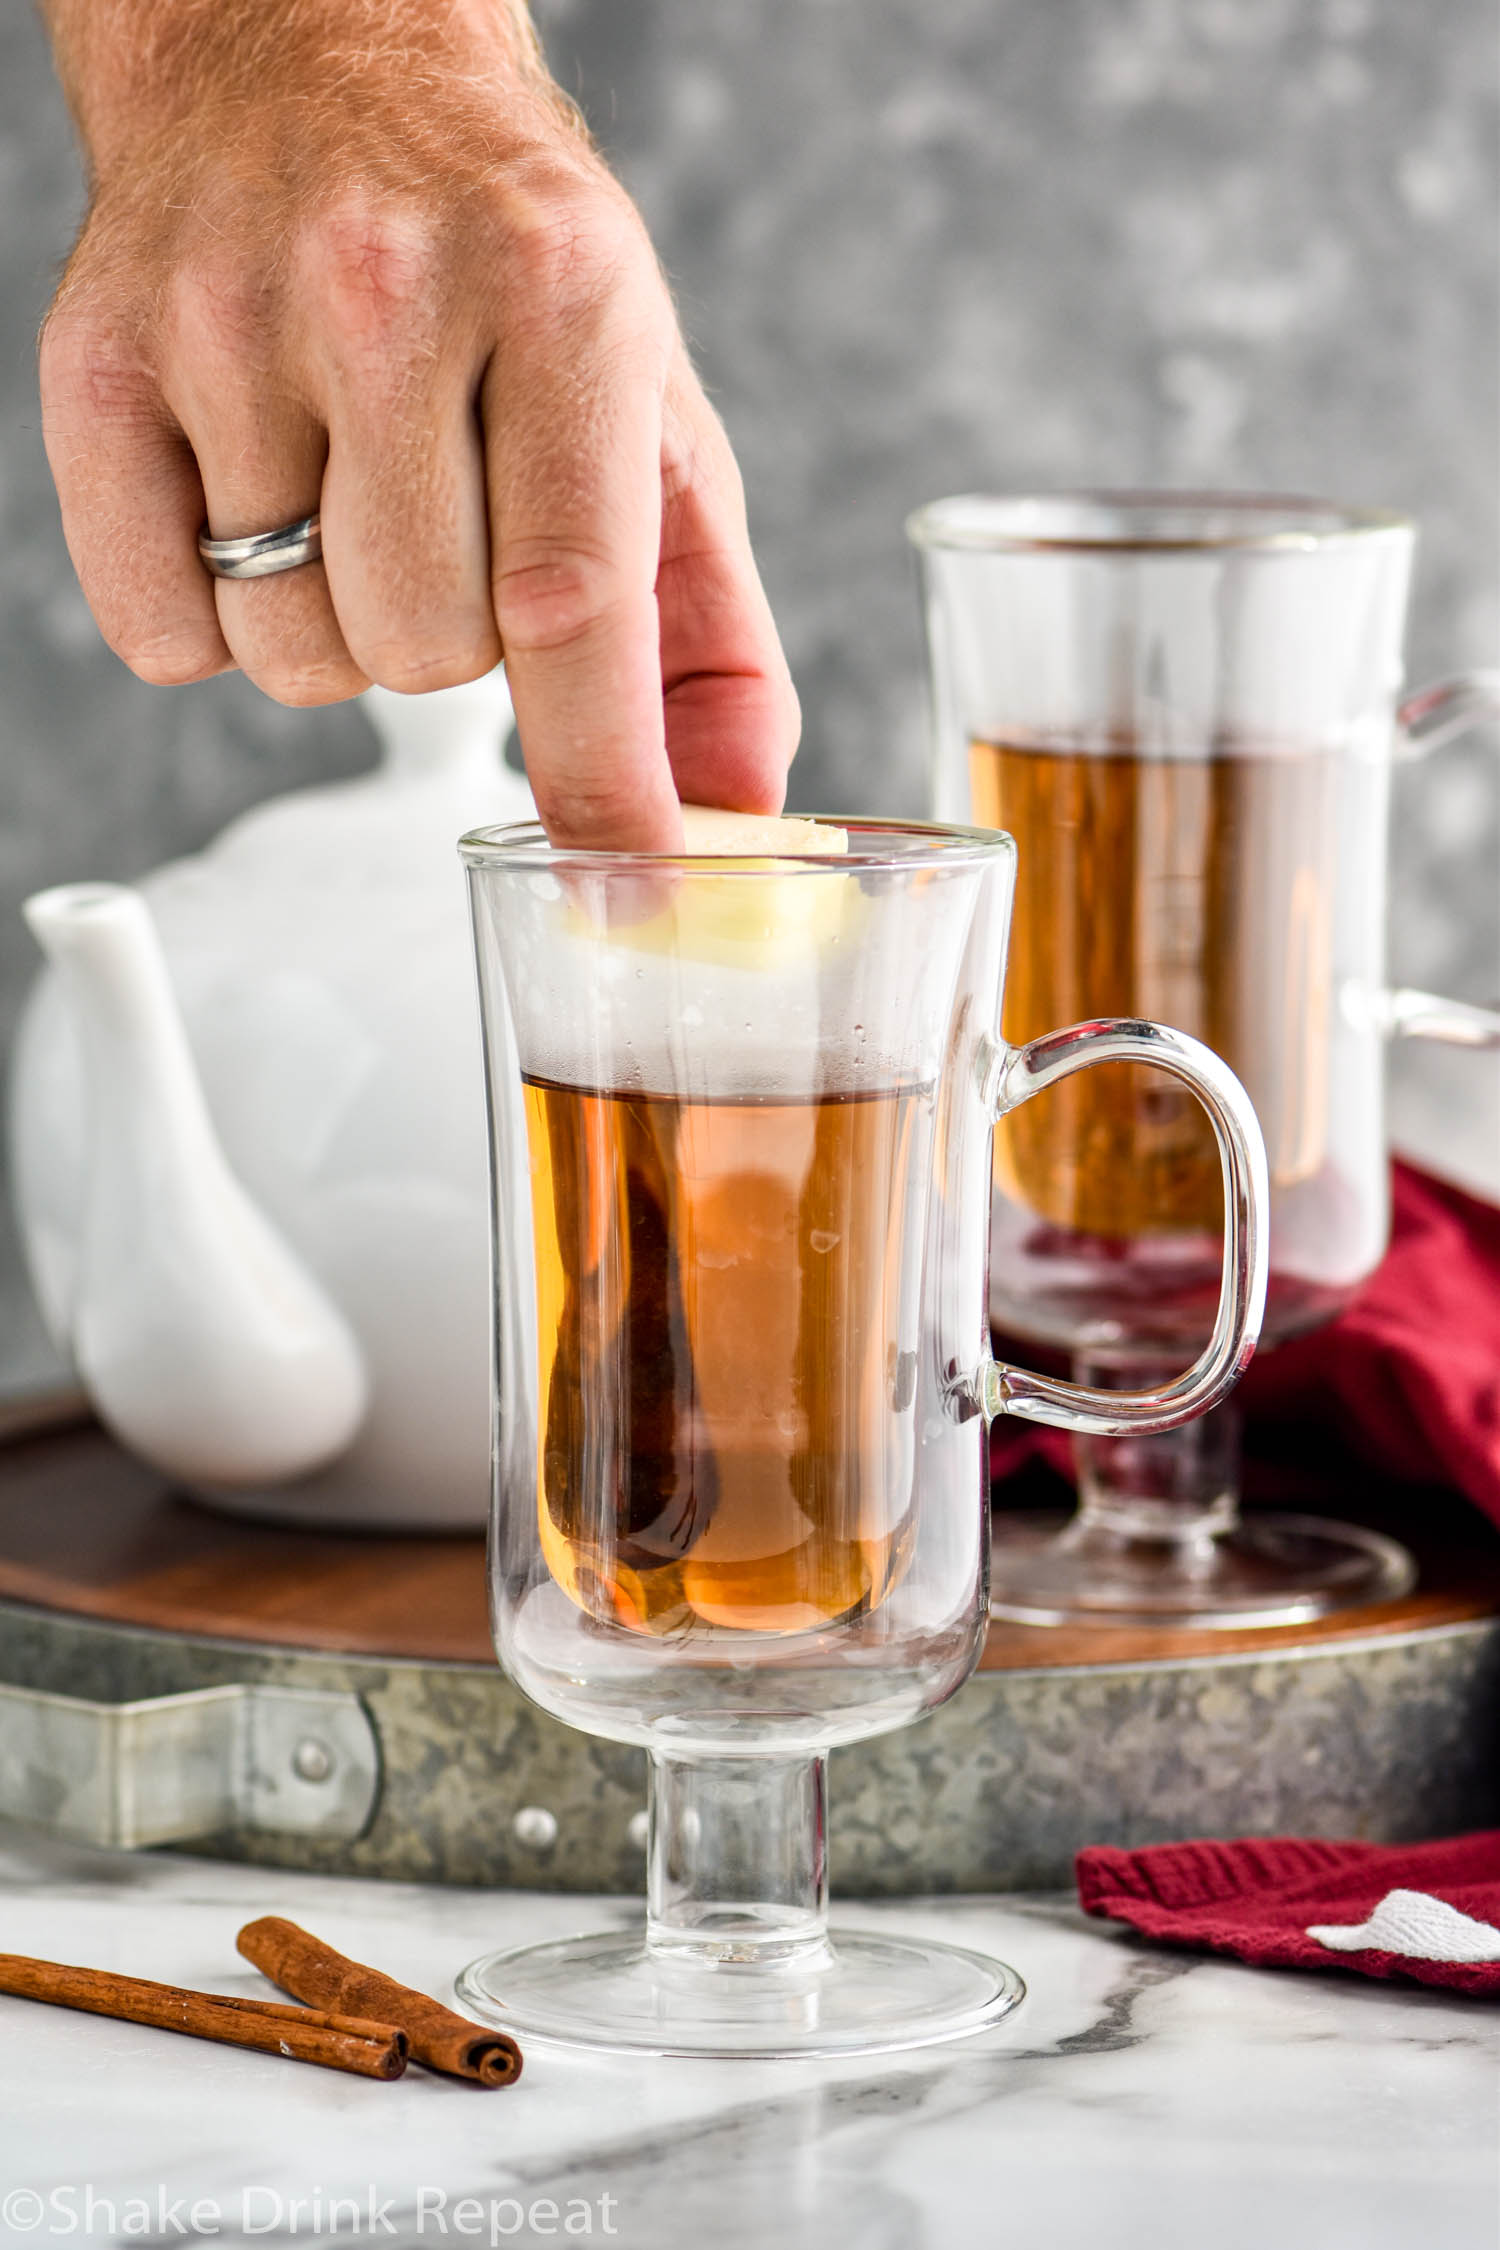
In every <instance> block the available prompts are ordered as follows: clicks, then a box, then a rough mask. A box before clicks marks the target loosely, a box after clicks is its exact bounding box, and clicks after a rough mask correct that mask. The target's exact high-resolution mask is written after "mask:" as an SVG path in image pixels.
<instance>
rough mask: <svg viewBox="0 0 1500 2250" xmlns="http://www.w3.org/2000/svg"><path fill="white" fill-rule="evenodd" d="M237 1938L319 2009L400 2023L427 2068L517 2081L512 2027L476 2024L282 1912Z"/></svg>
mask: <svg viewBox="0 0 1500 2250" xmlns="http://www.w3.org/2000/svg"><path fill="white" fill-rule="evenodd" d="M235 1943H236V1944H237V1945H238V1947H239V1949H240V1951H241V1953H243V1954H244V1956H245V1959H246V1960H247V1961H253V1962H254V1963H255V1966H256V1967H257V1968H258V1969H259V1970H260V1971H261V1972H262V1974H263V1975H265V1976H268V1977H269V1978H270V1980H271V1982H272V1983H273V1984H279V1985H280V1987H281V1989H282V1991H283V1992H289V1993H290V1994H291V1995H292V1998H293V1999H294V2000H305V2001H308V2002H309V2003H310V2004H311V2005H312V2006H314V2007H320V2008H338V2009H344V2008H352V2009H357V2010H358V2011H359V2013H360V2014H362V2015H365V2014H368V2015H374V2016H379V2017H381V2018H382V2019H383V2020H384V2021H385V2022H388V2023H397V2024H399V2025H400V2026H401V2029H402V2030H403V2031H404V2032H405V2034H406V2037H407V2040H408V2042H409V2044H410V2047H411V2054H412V2060H413V2061H414V2062H420V2063H425V2064H426V2066H427V2068H428V2069H429V2070H441V2071H444V2072H446V2073H447V2075H448V2076H449V2077H450V2078H467V2079H469V2080H470V2081H471V2082H472V2083H473V2084H475V2085H479V2086H513V2085H514V2084H515V2082H516V2080H517V2079H518V2078H519V2077H520V2075H521V2050H520V2048H519V2047H518V2046H517V2045H516V2043H515V2041H514V2039H512V2038H510V2037H509V2035H508V2034H507V2033H505V2032H503V2031H489V2030H486V2029H485V2027H484V2026H483V2025H482V2024H477V2023H470V2022H469V2021H468V2020H467V2019H466V2018H465V2017H463V2016H457V2015H455V2014H454V2013H453V2010H452V2009H451V2008H445V2007H443V2005H442V2004H441V2002H440V2001H437V2000H430V1999H429V1998H428V1997H427V1994H426V1993H425V1992H413V1991H412V1990H411V1989H410V1988H409V1987H408V1986H407V1985H404V1984H397V1983H396V1981H395V1979H394V1978H393V1977H388V1976H383V1975H382V1974H381V1972H380V1970H379V1969H369V1968H366V1967H365V1965H364V1963H363V1962H360V1961H350V1960H347V1959H346V1958H345V1956H344V1955H343V1954H342V1953H335V1951H334V1949H333V1947H332V1946H331V1945H325V1944H324V1943H323V1940H322V1939H321V1938H315V1937H314V1936H313V1935H312V1934H311V1932H310V1931H308V1930H304V1929H300V1928H299V1927H298V1925H297V1924H296V1923H295V1922H287V1921H283V1920H282V1918H281V1916H280V1915H279V1914H266V1915H263V1916H262V1917H261V1919H260V1920H259V1921H258V1922H247V1923H246V1924H245V1927H244V1928H243V1929H242V1930H241V1932H240V1934H239V1936H238V1937H237V1938H236V1940H235Z"/></svg>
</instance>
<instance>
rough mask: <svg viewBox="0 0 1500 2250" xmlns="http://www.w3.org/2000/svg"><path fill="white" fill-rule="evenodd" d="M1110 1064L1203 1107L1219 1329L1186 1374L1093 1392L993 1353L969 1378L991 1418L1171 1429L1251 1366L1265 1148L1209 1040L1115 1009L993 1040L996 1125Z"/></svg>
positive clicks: (1264, 1256)
mask: <svg viewBox="0 0 1500 2250" xmlns="http://www.w3.org/2000/svg"><path fill="white" fill-rule="evenodd" d="M1105 1062H1133V1063H1147V1064H1149V1065H1150V1066H1151V1067H1152V1068H1153V1069H1155V1070H1164V1071H1167V1072H1168V1073H1169V1074H1170V1075H1171V1076H1172V1077H1173V1078H1180V1079H1181V1080H1182V1082H1183V1084H1184V1085H1186V1086H1189V1087H1190V1088H1191V1089H1192V1091H1193V1092H1194V1093H1195V1094H1196V1095H1197V1097H1198V1099H1199V1101H1200V1102H1202V1104H1203V1107H1204V1108H1205V1109H1206V1110H1207V1112H1208V1121H1209V1123H1210V1124H1211V1125H1212V1127H1213V1130H1214V1138H1215V1140H1216V1141H1217V1142H1218V1144H1219V1162H1220V1165H1221V1167H1222V1170H1223V1175H1224V1266H1223V1275H1222V1279H1221V1281H1220V1284H1219V1306H1218V1311H1217V1312H1216V1314H1215V1316H1214V1325H1213V1333H1212V1335H1211V1336H1210V1337H1209V1340H1208V1343H1207V1344H1206V1346H1205V1347H1204V1349H1203V1351H1202V1352H1201V1353H1200V1354H1199V1356H1198V1358H1197V1359H1196V1360H1194V1362H1193V1364H1192V1366H1191V1367H1190V1368H1189V1369H1188V1370H1187V1372H1186V1374H1184V1375H1179V1376H1177V1377H1176V1378H1175V1380H1174V1381H1172V1382H1170V1383H1166V1384H1163V1385H1162V1386H1161V1387H1160V1388H1159V1389H1155V1390H1142V1391H1105V1390H1094V1389H1091V1388H1090V1387H1089V1386H1088V1385H1087V1384H1085V1383H1065V1382H1063V1381H1061V1380H1060V1379H1059V1378H1058V1377H1055V1376H1051V1375H1037V1374H1033V1373H1032V1372H1031V1371H1030V1370H1029V1369H1028V1368H1024V1367H1011V1366H1010V1365H1008V1364H1007V1362H1006V1361H1004V1360H999V1359H996V1358H995V1357H994V1356H993V1354H991V1353H986V1355H985V1358H984V1360H983V1362H982V1363H981V1365H980V1368H979V1372H978V1378H977V1381H976V1382H975V1383H974V1386H973V1389H974V1393H975V1395H976V1396H977V1398H978V1400H979V1403H980V1405H981V1407H982V1409H983V1411H984V1417H985V1420H986V1422H992V1421H993V1420H994V1419H995V1416H996V1415H997V1414H1015V1415H1019V1416H1020V1417H1021V1419H1022V1420H1023V1421H1028V1422H1050V1423H1052V1424H1053V1425H1054V1427H1055V1428H1057V1429H1062V1430H1075V1431H1080V1432H1082V1433H1084V1434H1085V1435H1087V1436H1092V1437H1123V1436H1125V1435H1126V1434H1127V1433H1128V1432H1131V1431H1135V1432H1149V1431H1153V1430H1175V1429H1176V1428H1177V1427H1178V1425H1179V1424H1180V1423H1183V1422H1191V1421H1192V1420H1193V1419H1194V1418H1195V1417H1196V1416H1197V1415H1199V1414H1206V1413H1207V1412H1208V1410H1209V1408H1210V1407H1213V1406H1217V1405H1218V1404H1219V1401H1220V1400H1221V1399H1222V1398H1223V1397H1224V1396H1225V1394H1226V1392H1228V1391H1229V1390H1230V1388H1231V1387H1232V1386H1233V1384H1234V1383H1235V1382H1236V1380H1237V1379H1238V1378H1239V1376H1240V1375H1242V1374H1243V1373H1244V1370H1245V1369H1246V1367H1247V1366H1248V1365H1249V1363H1250V1359H1251V1355H1252V1354H1253V1353H1254V1350H1255V1346H1256V1343H1257V1341H1258V1339H1259V1336H1260V1324H1261V1321H1262V1319H1263V1317H1264V1314H1265V1309H1266V1276H1267V1269H1268V1264H1269V1243H1268V1220H1269V1214H1270V1185H1269V1182H1268V1179H1267V1173H1266V1149H1265V1143H1264V1141H1263V1140H1262V1139H1261V1132H1260V1126H1259V1125H1258V1123H1257V1122H1256V1116H1255V1111H1254V1109H1253V1108H1252V1107H1251V1103H1250V1096H1249V1095H1248V1094H1247V1093H1246V1092H1245V1089H1244V1087H1243V1086H1242V1085H1241V1084H1240V1082H1239V1080H1238V1079H1237V1078H1236V1077H1235V1075H1234V1072H1233V1071H1232V1070H1231V1069H1230V1067H1229V1065H1228V1063H1226V1062H1224V1061H1222V1060H1221V1059H1220V1057H1219V1056H1218V1055H1216V1054H1215V1053H1214V1052H1213V1050H1212V1048H1210V1047H1205V1046H1204V1045H1203V1043H1202V1042H1201V1040H1197V1039H1190V1038H1189V1037H1188V1035H1187V1033H1186V1032H1183V1031H1172V1030H1170V1029H1169V1028H1168V1027H1167V1025H1165V1024H1160V1023H1145V1022H1141V1021H1139V1020H1132V1019H1123V1018H1118V1017H1104V1018H1103V1019H1101V1020H1100V1021H1098V1022H1095V1023H1077V1024H1073V1025H1071V1026H1070V1028H1069V1029H1068V1030H1066V1031H1049V1032H1048V1033H1046V1035H1045V1036H1044V1037H1043V1038H1041V1039H1033V1040H1032V1041H1031V1042H1030V1043H1029V1045H1027V1046H1025V1047H1007V1046H994V1047H992V1048H991V1051H990V1056H989V1059H988V1064H987V1067H986V1069H985V1073H984V1091H985V1095H986V1097H987V1099H988V1102H989V1108H990V1114H991V1116H992V1118H993V1119H994V1120H995V1121H996V1122H998V1121H999V1119H1000V1118H1002V1117H1005V1116H1007V1115H1008V1114H1009V1112H1010V1111H1011V1110H1013V1109H1018V1108H1019V1107H1020V1105H1021V1103H1022V1102H1025V1101H1029V1100H1030V1099H1031V1097H1032V1095H1033V1094H1040V1093H1042V1092H1043V1091H1044V1090H1045V1088H1047V1087H1048V1086H1055V1085H1056V1084H1057V1082H1058V1080H1059V1079H1061V1078H1070V1077H1071V1076H1072V1074H1073V1073H1074V1071H1077V1070H1086V1069H1088V1068H1089V1066H1090V1065H1091V1064H1093V1063H1105Z"/></svg>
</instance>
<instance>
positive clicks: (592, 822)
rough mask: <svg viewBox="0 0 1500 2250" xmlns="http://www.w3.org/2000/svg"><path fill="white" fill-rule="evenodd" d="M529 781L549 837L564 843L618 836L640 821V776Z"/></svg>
mask: <svg viewBox="0 0 1500 2250" xmlns="http://www.w3.org/2000/svg"><path fill="white" fill-rule="evenodd" d="M528 778H529V779H530V781H531V787H532V795H533V796H534V797H535V799H536V804H537V810H538V812H539V813H540V814H541V816H542V820H543V823H544V824H545V826H546V828H547V831H548V833H549V835H553V836H556V837H559V838H561V839H563V840H566V839H568V838H570V837H577V838H583V837H601V836H614V835H618V834H619V833H620V832H621V831H622V830H626V829H628V828H629V827H630V825H631V824H632V823H633V822H634V821H635V820H636V819H637V818H638V817H639V814H640V810H641V796H642V790H641V781H640V776H639V775H638V774H634V773H630V774H625V775H613V774H606V773H603V772H596V773H590V774H573V775H570V776H569V777H567V778H566V779H564V780H549V779H547V778H546V777H545V776H542V775H539V774H532V775H530V776H528Z"/></svg>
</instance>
